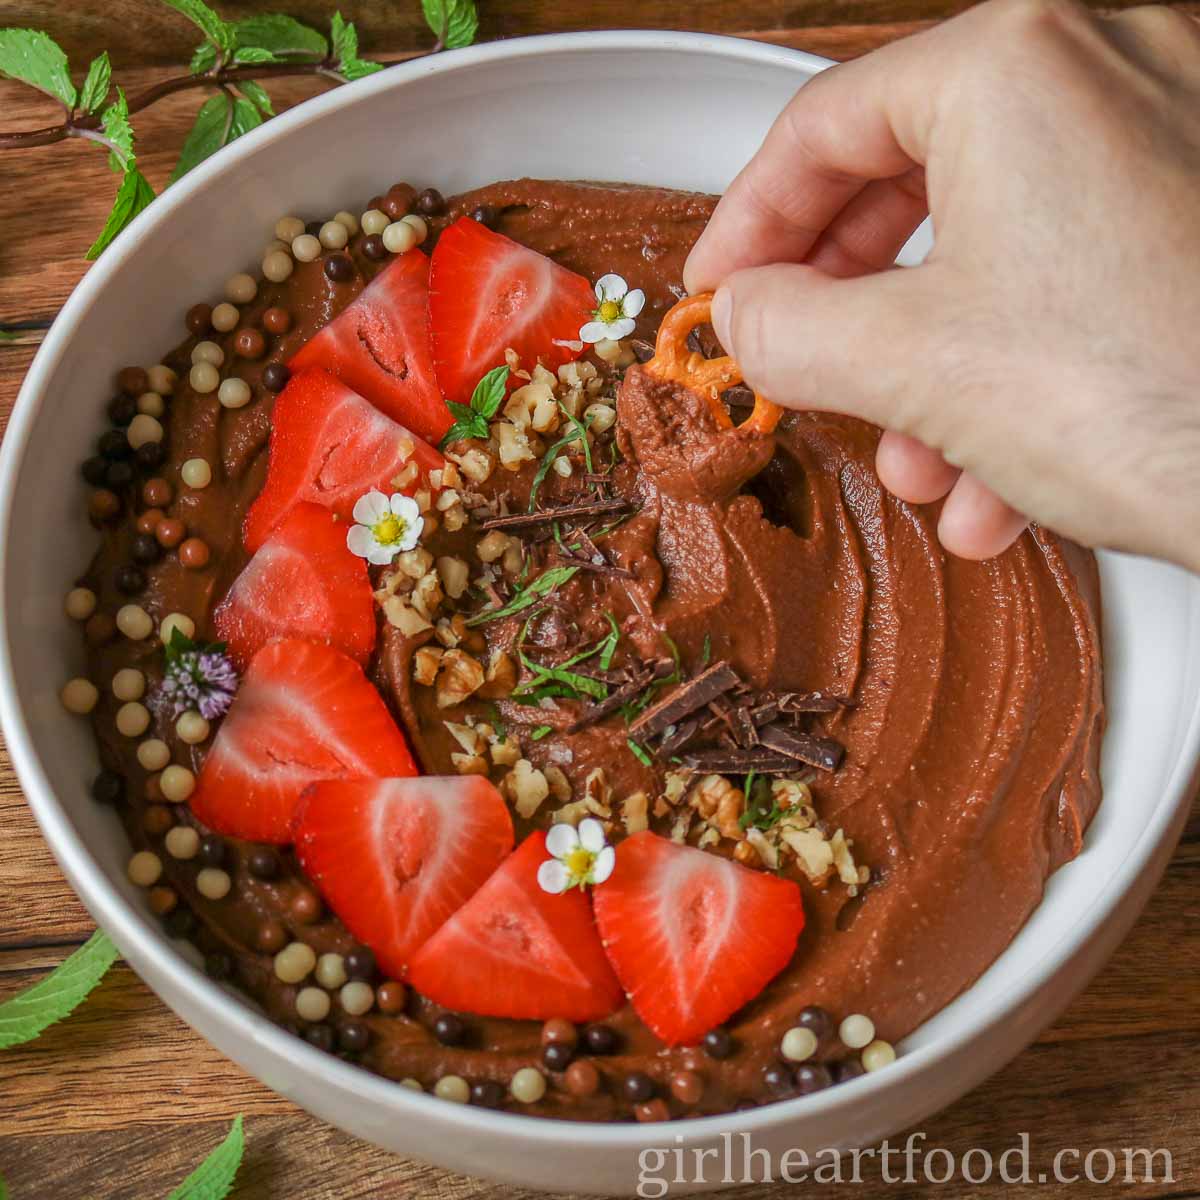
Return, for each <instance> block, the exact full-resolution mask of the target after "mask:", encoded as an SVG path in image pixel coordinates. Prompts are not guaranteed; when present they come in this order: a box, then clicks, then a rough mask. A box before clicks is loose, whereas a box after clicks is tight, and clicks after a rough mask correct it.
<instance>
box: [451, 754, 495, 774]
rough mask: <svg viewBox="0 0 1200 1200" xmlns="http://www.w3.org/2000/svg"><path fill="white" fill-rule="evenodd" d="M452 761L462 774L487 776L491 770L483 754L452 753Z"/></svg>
mask: <svg viewBox="0 0 1200 1200" xmlns="http://www.w3.org/2000/svg"><path fill="white" fill-rule="evenodd" d="M450 763H451V765H452V766H453V767H454V769H455V770H456V771H457V772H458V773H459V774H460V775H482V776H484V778H486V777H487V775H488V773H489V772H490V770H491V768H490V767H489V766H488V760H487V759H486V758H484V757H483V755H482V754H451V755H450Z"/></svg>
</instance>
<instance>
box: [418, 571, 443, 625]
mask: <svg viewBox="0 0 1200 1200" xmlns="http://www.w3.org/2000/svg"><path fill="white" fill-rule="evenodd" d="M442 599H443V593H442V581H441V580H440V579H439V578H438V575H437V572H436V571H430V572H428V573H427V574H425V575H422V576H421V578H420V579H418V580H417V586H416V587H414V588H413V590H412V596H411V597H410V600H411V603H412V606H413V608H415V609H416V610H417V612H419V613H420V614H421V616H423V617H424V618H425V619H426V620H427V621H432V620H433V619H434V616H435V615H436V613H437V609H438V605H439V604H441V602H442Z"/></svg>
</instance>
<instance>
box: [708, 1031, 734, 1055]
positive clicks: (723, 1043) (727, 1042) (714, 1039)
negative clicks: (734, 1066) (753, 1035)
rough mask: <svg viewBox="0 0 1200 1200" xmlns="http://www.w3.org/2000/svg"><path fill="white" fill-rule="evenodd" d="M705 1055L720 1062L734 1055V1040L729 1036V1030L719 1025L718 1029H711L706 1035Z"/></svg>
mask: <svg viewBox="0 0 1200 1200" xmlns="http://www.w3.org/2000/svg"><path fill="white" fill-rule="evenodd" d="M704 1053H705V1054H707V1055H708V1057H709V1058H715V1059H717V1060H718V1061H720V1060H721V1059H723V1058H728V1057H729V1056H730V1055H731V1054H732V1053H733V1038H731V1037H730V1036H729V1030H728V1029H723V1028H722V1027H721V1026H719V1025H718V1026H717V1028H716V1029H710V1030H709V1031H708V1032H707V1033H706V1034H705V1035H704Z"/></svg>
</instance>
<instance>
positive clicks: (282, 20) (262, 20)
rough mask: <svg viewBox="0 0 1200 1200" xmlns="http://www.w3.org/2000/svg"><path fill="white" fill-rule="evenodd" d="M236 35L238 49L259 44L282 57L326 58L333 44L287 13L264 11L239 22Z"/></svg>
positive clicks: (263, 48)
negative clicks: (330, 45)
mask: <svg viewBox="0 0 1200 1200" xmlns="http://www.w3.org/2000/svg"><path fill="white" fill-rule="evenodd" d="M233 35H234V42H235V45H236V46H237V47H238V48H241V47H243V46H256V47H258V48H259V49H261V50H269V51H270V52H271V53H272V54H274V55H277V56H278V57H280V58H290V57H294V56H310V57H312V58H316V59H322V58H324V57H325V56H326V55H327V54H328V53H329V43H328V42H327V41H326V40H325V38H324V37H323V36H322V35H321V34H319V33H318V32H317V31H316V30H315V29H310V28H309V26H307V25H302V24H301V23H300V22H299V21H297V20H295V19H294V18H293V17H289V16H287V15H285V14H284V13H263V14H262V16H257V17H247V18H246V19H245V20H244V21H237V22H235V24H234V26H233Z"/></svg>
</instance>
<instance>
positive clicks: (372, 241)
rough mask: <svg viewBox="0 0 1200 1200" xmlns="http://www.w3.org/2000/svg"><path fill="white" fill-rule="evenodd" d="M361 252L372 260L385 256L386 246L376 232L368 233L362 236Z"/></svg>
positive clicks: (377, 260) (386, 253)
mask: <svg viewBox="0 0 1200 1200" xmlns="http://www.w3.org/2000/svg"><path fill="white" fill-rule="evenodd" d="M362 252H363V254H365V255H366V256H367V258H369V259H370V260H371V261H372V262H379V261H380V259H384V258H387V256H388V248H387V247H386V246H385V245H384V244H383V238H382V237H381V236H380V235H379V234H378V233H372V234H368V235H367V237H365V238H363V243H362Z"/></svg>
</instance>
